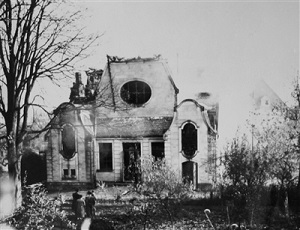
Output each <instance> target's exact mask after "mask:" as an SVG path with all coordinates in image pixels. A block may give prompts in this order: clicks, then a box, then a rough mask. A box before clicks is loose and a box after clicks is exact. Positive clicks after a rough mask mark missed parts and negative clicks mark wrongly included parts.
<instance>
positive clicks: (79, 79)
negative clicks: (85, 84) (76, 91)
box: [75, 72, 81, 85]
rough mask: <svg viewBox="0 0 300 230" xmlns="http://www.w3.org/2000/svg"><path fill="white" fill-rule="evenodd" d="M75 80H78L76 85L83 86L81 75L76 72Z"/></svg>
mask: <svg viewBox="0 0 300 230" xmlns="http://www.w3.org/2000/svg"><path fill="white" fill-rule="evenodd" d="M75 79H76V85H79V84H81V73H79V72H76V73H75Z"/></svg>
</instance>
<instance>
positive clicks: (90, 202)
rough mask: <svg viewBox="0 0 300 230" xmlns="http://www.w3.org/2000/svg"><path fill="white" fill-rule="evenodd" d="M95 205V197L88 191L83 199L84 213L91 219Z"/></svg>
mask: <svg viewBox="0 0 300 230" xmlns="http://www.w3.org/2000/svg"><path fill="white" fill-rule="evenodd" d="M95 204H96V197H95V195H94V194H93V193H92V192H91V191H88V192H87V195H86V197H85V211H86V216H87V217H90V218H93V217H94V216H95Z"/></svg>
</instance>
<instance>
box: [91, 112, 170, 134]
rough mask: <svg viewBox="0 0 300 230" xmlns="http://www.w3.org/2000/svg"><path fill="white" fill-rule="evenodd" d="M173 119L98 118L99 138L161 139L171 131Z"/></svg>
mask: <svg viewBox="0 0 300 230" xmlns="http://www.w3.org/2000/svg"><path fill="white" fill-rule="evenodd" d="M172 120H173V117H123V118H98V119H97V134H96V137H98V138H138V137H161V136H163V134H164V133H165V132H166V131H167V130H168V129H169V127H170V125H171V123H172Z"/></svg>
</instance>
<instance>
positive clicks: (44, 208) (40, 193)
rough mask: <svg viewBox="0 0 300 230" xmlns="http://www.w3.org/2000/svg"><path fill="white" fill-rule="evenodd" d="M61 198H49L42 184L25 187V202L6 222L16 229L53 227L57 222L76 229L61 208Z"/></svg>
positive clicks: (47, 229) (45, 228)
mask: <svg viewBox="0 0 300 230" xmlns="http://www.w3.org/2000/svg"><path fill="white" fill-rule="evenodd" d="M61 202H62V200H61V198H59V199H49V197H48V196H47V192H46V190H45V188H44V187H43V185H42V184H33V185H30V186H24V187H23V202H22V206H21V207H20V208H18V209H17V210H16V211H15V212H14V213H13V215H12V216H11V217H9V218H7V219H6V220H5V222H6V223H8V224H9V225H11V226H13V227H15V228H16V229H22V230H23V229H24V230H27V229H28V230H30V229H43V230H49V229H53V228H54V226H55V224H59V225H61V226H65V227H68V228H70V229H75V224H73V223H72V222H71V221H69V220H68V218H67V216H66V213H65V212H64V211H62V210H61Z"/></svg>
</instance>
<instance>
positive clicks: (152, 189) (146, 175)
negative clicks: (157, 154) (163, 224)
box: [134, 159, 192, 223]
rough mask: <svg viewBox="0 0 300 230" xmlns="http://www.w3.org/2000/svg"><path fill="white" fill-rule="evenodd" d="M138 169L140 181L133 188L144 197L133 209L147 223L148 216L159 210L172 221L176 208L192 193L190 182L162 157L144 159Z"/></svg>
mask: <svg viewBox="0 0 300 230" xmlns="http://www.w3.org/2000/svg"><path fill="white" fill-rule="evenodd" d="M140 170H141V181H140V182H139V183H138V184H137V185H136V186H135V188H134V190H135V191H136V192H138V193H139V194H140V195H142V197H144V199H143V201H141V202H137V203H138V204H139V207H135V210H136V211H137V212H139V214H142V216H144V223H147V221H148V217H149V216H151V215H154V214H158V213H161V212H166V213H167V215H168V217H169V219H170V221H171V223H173V218H174V214H176V209H177V208H178V206H179V205H180V204H181V202H182V201H184V200H186V199H187V198H189V197H190V196H191V194H192V186H191V184H188V183H184V182H183V179H182V178H181V176H180V175H178V173H176V172H174V171H173V170H172V169H171V168H170V167H169V166H168V165H167V163H166V162H165V160H164V159H162V160H156V161H155V160H154V159H151V160H145V161H143V164H142V167H141V169H140Z"/></svg>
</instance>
